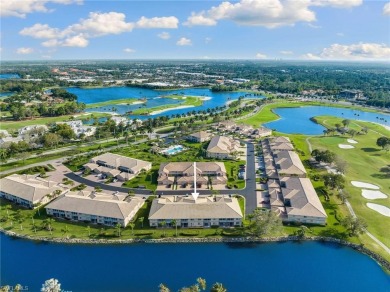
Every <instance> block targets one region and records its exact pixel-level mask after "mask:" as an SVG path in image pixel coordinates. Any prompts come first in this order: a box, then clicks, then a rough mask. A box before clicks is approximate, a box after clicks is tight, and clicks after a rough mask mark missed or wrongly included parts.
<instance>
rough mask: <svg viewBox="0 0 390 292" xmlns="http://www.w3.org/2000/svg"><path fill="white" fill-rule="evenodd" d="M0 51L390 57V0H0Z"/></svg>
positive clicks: (13, 55) (90, 55)
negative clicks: (389, 0)
mask: <svg viewBox="0 0 390 292" xmlns="http://www.w3.org/2000/svg"><path fill="white" fill-rule="evenodd" d="M0 8H1V9H0V20H1V34H0V48H1V51H0V54H1V60H61V59H259V60H264V59H269V60H275V59H285V60H351V61H378V60H380V61H382V60H385V61H389V60H390V2H388V1H382V0H379V1H371V0H240V1H205V0H197V1H190V0H179V1H165V0H160V1H150V0H146V1H145V0H144V1H133V0H122V1H113V0H110V1H102V0H97V1H91V0H2V1H1V7H0Z"/></svg>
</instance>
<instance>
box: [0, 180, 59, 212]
mask: <svg viewBox="0 0 390 292" xmlns="http://www.w3.org/2000/svg"><path fill="white" fill-rule="evenodd" d="M64 190H65V189H64V188H63V186H61V185H60V184H58V183H56V182H54V181H49V180H45V179H43V178H40V177H36V176H33V175H19V174H12V175H10V176H7V177H5V178H2V179H1V180H0V196H1V197H2V198H4V199H7V200H9V201H12V202H14V203H16V204H18V205H22V206H23V207H27V208H31V209H33V208H35V207H36V206H38V205H40V204H45V203H47V202H49V201H50V200H52V199H53V198H54V197H55V196H58V195H59V194H61V193H62V192H63V191H64Z"/></svg>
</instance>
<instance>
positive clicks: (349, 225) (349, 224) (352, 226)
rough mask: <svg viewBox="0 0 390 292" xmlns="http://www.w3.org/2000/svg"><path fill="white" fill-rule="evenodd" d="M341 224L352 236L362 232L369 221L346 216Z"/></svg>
mask: <svg viewBox="0 0 390 292" xmlns="http://www.w3.org/2000/svg"><path fill="white" fill-rule="evenodd" d="M341 224H342V225H343V226H344V227H345V228H346V229H347V230H348V231H349V234H350V236H357V235H359V234H362V233H363V232H364V231H365V230H366V228H367V223H366V222H365V221H364V220H362V219H360V218H357V217H352V216H347V217H345V218H344V219H343V220H342V221H341Z"/></svg>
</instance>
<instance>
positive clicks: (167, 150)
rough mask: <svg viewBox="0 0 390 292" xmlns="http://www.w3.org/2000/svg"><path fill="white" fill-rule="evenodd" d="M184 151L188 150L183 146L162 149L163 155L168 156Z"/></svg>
mask: <svg viewBox="0 0 390 292" xmlns="http://www.w3.org/2000/svg"><path fill="white" fill-rule="evenodd" d="M183 150H186V149H185V148H184V147H183V146H182V145H173V146H170V147H168V148H165V149H162V150H161V153H162V154H166V155H175V154H177V153H180V152H182V151H183Z"/></svg>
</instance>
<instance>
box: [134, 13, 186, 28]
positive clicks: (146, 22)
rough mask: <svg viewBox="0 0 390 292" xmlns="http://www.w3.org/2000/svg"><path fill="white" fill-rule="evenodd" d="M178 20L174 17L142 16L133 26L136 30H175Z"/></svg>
mask: <svg viewBox="0 0 390 292" xmlns="http://www.w3.org/2000/svg"><path fill="white" fill-rule="evenodd" d="M178 24H179V20H178V19H177V18H176V17H175V16H168V17H153V18H146V17H145V16H142V17H141V18H140V20H138V21H137V23H136V24H135V25H136V27H138V28H177V26H178Z"/></svg>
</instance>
